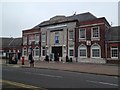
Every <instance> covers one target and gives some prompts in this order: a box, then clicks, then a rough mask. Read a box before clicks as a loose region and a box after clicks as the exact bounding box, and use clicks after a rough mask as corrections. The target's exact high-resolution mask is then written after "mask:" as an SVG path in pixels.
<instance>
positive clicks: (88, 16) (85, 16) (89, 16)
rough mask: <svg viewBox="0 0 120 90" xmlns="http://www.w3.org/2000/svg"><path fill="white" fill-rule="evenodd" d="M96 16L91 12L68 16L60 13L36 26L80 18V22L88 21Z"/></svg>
mask: <svg viewBox="0 0 120 90" xmlns="http://www.w3.org/2000/svg"><path fill="white" fill-rule="evenodd" d="M96 18H97V17H95V16H94V15H93V14H91V13H90V12H86V13H81V14H77V15H76V14H74V15H72V16H67V17H66V16H60V15H58V16H54V17H52V18H50V20H47V21H43V22H42V23H40V24H38V25H37V26H35V27H34V28H39V27H40V26H44V25H50V24H55V23H62V22H68V21H73V20H78V21H79V22H82V21H87V20H93V19H96Z"/></svg>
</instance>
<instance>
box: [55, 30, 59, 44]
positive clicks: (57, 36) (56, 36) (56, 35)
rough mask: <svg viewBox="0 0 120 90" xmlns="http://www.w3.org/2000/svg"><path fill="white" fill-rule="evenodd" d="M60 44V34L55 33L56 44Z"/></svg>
mask: <svg viewBox="0 0 120 90" xmlns="http://www.w3.org/2000/svg"><path fill="white" fill-rule="evenodd" d="M58 43H59V32H55V44H58Z"/></svg>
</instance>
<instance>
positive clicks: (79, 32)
mask: <svg viewBox="0 0 120 90" xmlns="http://www.w3.org/2000/svg"><path fill="white" fill-rule="evenodd" d="M83 29H84V30H85V38H81V37H80V30H83ZM79 39H84V40H85V39H86V28H80V29H79Z"/></svg>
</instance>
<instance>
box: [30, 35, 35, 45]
mask: <svg viewBox="0 0 120 90" xmlns="http://www.w3.org/2000/svg"><path fill="white" fill-rule="evenodd" d="M31 37H34V39H32V40H31V39H30V38H31ZM34 41H35V35H33V34H30V35H29V45H31V43H32V42H34Z"/></svg>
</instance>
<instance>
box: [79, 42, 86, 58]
mask: <svg viewBox="0 0 120 90" xmlns="http://www.w3.org/2000/svg"><path fill="white" fill-rule="evenodd" d="M81 49H82V50H84V49H85V50H86V56H80V50H81ZM78 50H79V57H80V58H87V47H86V46H85V45H84V44H81V45H80V46H79V49H78Z"/></svg>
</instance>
